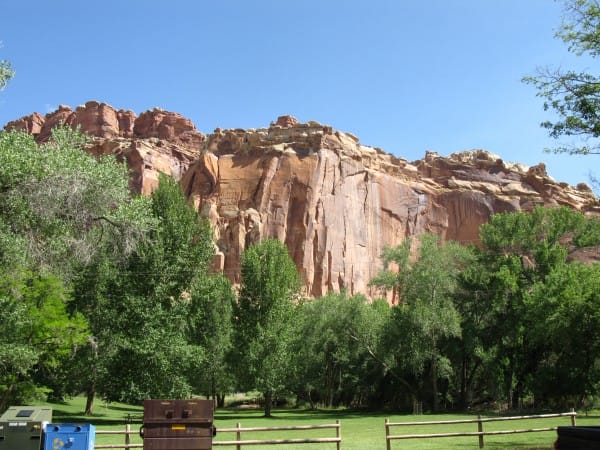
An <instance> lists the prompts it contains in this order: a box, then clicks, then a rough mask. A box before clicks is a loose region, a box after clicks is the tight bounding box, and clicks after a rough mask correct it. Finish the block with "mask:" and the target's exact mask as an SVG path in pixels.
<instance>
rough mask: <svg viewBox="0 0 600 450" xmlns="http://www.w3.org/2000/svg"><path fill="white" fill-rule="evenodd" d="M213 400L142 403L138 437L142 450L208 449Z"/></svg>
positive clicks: (213, 432)
mask: <svg viewBox="0 0 600 450" xmlns="http://www.w3.org/2000/svg"><path fill="white" fill-rule="evenodd" d="M214 413H215V404H214V402H213V401H212V400H145V401H144V419H143V424H142V428H141V429H140V434H141V435H142V438H143V440H144V450H210V449H212V437H213V436H214V434H215V428H214V427H213V421H214Z"/></svg>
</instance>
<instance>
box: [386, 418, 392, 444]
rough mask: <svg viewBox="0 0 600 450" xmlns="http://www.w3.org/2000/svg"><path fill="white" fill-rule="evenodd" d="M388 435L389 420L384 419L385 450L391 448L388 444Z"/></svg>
mask: <svg viewBox="0 0 600 450" xmlns="http://www.w3.org/2000/svg"><path fill="white" fill-rule="evenodd" d="M389 435H390V419H385V448H386V449H387V450H391V449H392V446H391V444H390V440H389V439H388V436H389Z"/></svg>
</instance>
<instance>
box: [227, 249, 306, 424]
mask: <svg viewBox="0 0 600 450" xmlns="http://www.w3.org/2000/svg"><path fill="white" fill-rule="evenodd" d="M241 272H242V281H241V286H240V292H239V298H238V303H237V305H236V308H235V312H234V318H235V320H234V326H235V328H236V340H235V342H236V347H235V349H236V358H235V359H236V362H237V373H238V380H239V381H240V384H241V387H242V388H248V389H258V390H259V391H260V392H262V393H263V395H264V400H265V416H267V417H269V416H270V415H271V408H272V403H273V399H274V396H275V395H276V394H277V393H279V392H281V391H282V390H283V389H284V387H285V386H286V382H287V378H288V372H289V368H290V364H291V361H292V355H291V354H290V351H289V350H290V344H291V342H292V330H293V328H292V320H293V317H294V306H295V304H294V302H295V301H297V300H298V294H299V290H300V280H299V276H298V272H297V270H296V266H295V265H294V262H293V261H292V259H291V258H290V256H289V254H288V250H287V248H286V247H285V245H284V244H283V243H281V242H279V241H278V240H276V239H267V240H265V241H262V242H260V243H259V244H256V245H253V246H251V247H249V248H247V249H246V250H245V251H244V252H243V253H242V258H241Z"/></svg>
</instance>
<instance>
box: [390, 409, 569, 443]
mask: <svg viewBox="0 0 600 450" xmlns="http://www.w3.org/2000/svg"><path fill="white" fill-rule="evenodd" d="M576 416H577V413H576V412H575V411H574V410H571V412H568V413H558V414H538V415H533V416H510V417H486V418H482V417H481V416H477V419H462V420H437V421H429V422H395V423H394V422H390V420H389V419H385V441H386V448H387V450H391V448H392V446H391V445H392V441H393V440H397V439H429V438H442V437H459V436H460V437H464V436H477V437H478V439H479V448H483V446H484V442H483V437H484V436H492V435H500V434H516V433H531V432H538V431H555V430H556V427H545V428H529V429H519V430H500V431H483V424H484V422H500V421H506V420H529V419H549V418H553V417H571V425H573V426H575V418H576ZM459 423H476V424H477V431H473V432H462V433H431V434H397V435H392V434H390V429H391V428H392V427H402V426H416V425H451V424H459Z"/></svg>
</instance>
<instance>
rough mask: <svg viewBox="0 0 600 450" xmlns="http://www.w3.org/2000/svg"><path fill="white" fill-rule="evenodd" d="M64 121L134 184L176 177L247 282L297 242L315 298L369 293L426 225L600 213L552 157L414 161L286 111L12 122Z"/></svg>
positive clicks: (469, 155)
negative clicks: (393, 256)
mask: <svg viewBox="0 0 600 450" xmlns="http://www.w3.org/2000/svg"><path fill="white" fill-rule="evenodd" d="M59 121H62V122H65V123H68V124H71V125H81V127H82V129H83V130H84V131H86V132H88V133H89V134H90V135H91V136H93V137H94V141H93V144H92V146H91V147H90V151H91V152H93V153H95V154H98V153H115V154H116V155H117V156H118V157H120V158H123V159H125V160H126V161H127V162H128V164H129V166H130V167H131V168H132V172H133V176H132V187H133V188H134V189H136V190H138V191H141V192H146V193H147V192H150V191H151V190H152V188H153V187H154V186H155V185H156V180H157V175H158V173H159V172H165V173H168V174H170V175H173V176H175V177H176V178H177V179H179V180H180V181H181V184H182V186H183V189H184V191H185V193H186V194H187V195H188V196H189V197H190V199H191V200H192V201H193V202H194V205H195V206H196V207H197V208H198V210H199V211H200V212H201V213H202V214H204V215H205V216H206V217H208V218H209V220H210V221H211V223H212V225H213V229H214V233H215V240H216V243H217V246H218V248H219V252H218V262H217V266H218V267H220V268H221V269H222V270H224V271H225V273H226V274H227V275H228V276H229V277H230V278H231V279H232V280H234V281H238V280H239V257H240V255H241V252H242V251H243V250H244V249H245V248H246V247H247V246H248V245H249V244H251V243H253V242H257V241H259V240H260V239H262V238H264V237H276V238H278V239H280V240H281V241H283V242H285V243H286V245H287V246H288V248H289V250H290V254H291V255H292V257H293V259H294V261H295V262H296V265H297V267H298V269H299V270H300V273H301V274H302V277H303V279H304V282H305V286H306V292H307V293H308V294H309V295H313V296H319V295H323V294H325V293H326V292H328V291H339V290H340V289H344V288H345V289H347V290H348V291H349V292H350V293H359V292H363V293H367V294H373V293H372V292H370V291H369V288H368V286H367V284H368V282H369V280H370V279H371V278H372V277H373V276H374V275H375V274H376V273H377V272H378V271H379V270H380V269H381V260H380V256H381V253H382V250H383V248H384V247H385V246H394V245H397V244H399V243H401V242H402V241H403V240H404V239H405V238H407V237H411V236H415V235H418V234H420V233H424V232H434V233H438V234H439V235H441V236H442V237H443V238H445V239H452V240H457V241H460V242H477V241H478V228H479V226H480V225H481V224H482V223H484V222H486V221H487V220H488V219H489V217H490V215H491V214H493V213H497V212H503V211H518V210H528V209H531V208H533V207H534V206H535V205H547V206H555V205H567V206H569V207H572V208H575V209H577V210H580V211H583V212H589V213H593V214H596V213H597V212H598V211H599V210H600V209H599V207H598V202H597V199H596V198H595V196H594V195H593V193H592V191H591V190H590V189H589V188H588V187H587V186H586V185H585V184H581V185H578V186H577V187H572V186H569V185H567V184H565V183H557V182H556V181H554V180H552V179H551V178H549V177H548V176H547V174H546V171H545V167H544V165H543V164H540V165H538V166H534V167H531V168H527V167H523V166H521V165H518V164H512V163H506V162H503V161H502V160H501V159H500V158H499V157H497V156H495V155H492V154H490V153H489V152H486V151H483V150H474V151H468V152H461V153H456V154H453V155H450V156H449V157H441V156H439V155H438V154H436V153H432V152H428V153H427V154H426V156H425V158H423V159H422V160H419V161H415V162H412V163H409V162H408V161H406V160H404V159H402V158H397V157H394V156H392V155H390V154H387V153H385V152H383V151H382V150H379V149H376V148H372V147H367V146H364V145H361V144H360V142H359V141H358V139H357V138H356V137H355V136H353V135H351V134H349V133H343V132H340V131H335V130H333V129H332V128H331V127H328V126H324V125H321V124H318V123H316V122H308V123H298V121H297V120H296V119H295V118H293V117H291V116H282V117H280V118H279V119H278V120H277V121H276V122H275V123H271V126H270V127H269V128H262V129H249V130H243V129H235V130H220V129H217V130H215V132H214V133H212V134H209V135H207V136H204V135H203V134H202V133H200V132H198V131H197V130H196V128H195V127H194V125H193V124H192V123H191V122H190V121H189V120H187V119H185V118H183V117H182V116H180V115H179V114H175V113H170V112H166V111H162V110H159V109H154V110H152V111H148V112H145V113H143V114H141V115H140V116H139V117H137V118H136V117H135V114H133V113H132V112H130V111H123V110H120V111H115V110H114V109H113V108H111V107H110V106H108V105H105V104H99V103H97V102H88V103H87V104H86V105H85V106H83V107H79V108H77V109H76V110H75V111H72V110H71V109H70V108H67V107H61V108H59V110H58V111H56V112H54V113H52V114H49V115H47V116H46V117H45V118H44V117H42V116H40V115H39V114H38V115H36V114H34V115H32V116H28V117H26V118H22V119H19V120H17V121H14V122H11V123H9V124H7V125H6V128H19V129H25V130H27V131H29V132H31V133H34V134H36V135H37V138H38V139H40V140H44V139H47V136H48V135H49V134H48V133H49V129H50V128H49V127H51V126H54V125H55V124H56V123H58V122H59Z"/></svg>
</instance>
